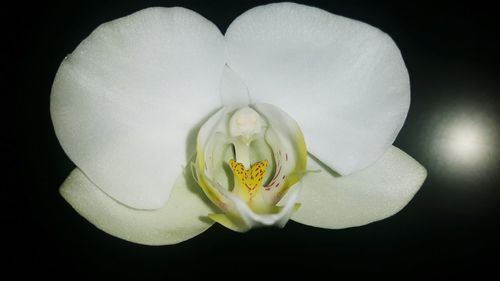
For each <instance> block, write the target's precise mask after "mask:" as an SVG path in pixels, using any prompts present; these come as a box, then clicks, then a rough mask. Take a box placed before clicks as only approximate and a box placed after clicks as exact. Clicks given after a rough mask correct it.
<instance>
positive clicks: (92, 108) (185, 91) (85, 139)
mask: <svg viewBox="0 0 500 281" xmlns="http://www.w3.org/2000/svg"><path fill="white" fill-rule="evenodd" d="M223 68H224V43H223V37H222V34H221V33H220V31H219V30H218V29H217V27H216V26H215V25H213V24H212V23H211V22H209V21H208V20H206V19H205V18H203V17H202V16H200V15H198V14H196V13H195V12H192V11H190V10H186V9H183V8H150V9H145V10H142V11H139V12H137V13H135V14H132V15H130V16H127V17H124V18H120V19H117V20H114V21H111V22H108V23H105V24H103V25H101V26H99V27H98V28H97V29H96V30H95V31H94V32H92V34H91V35H90V36H89V37H88V38H87V39H85V40H84V41H83V42H82V43H81V44H80V45H79V46H78V47H77V48H76V49H75V51H74V52H73V53H72V54H70V55H69V56H68V57H67V58H66V59H65V60H64V61H63V62H62V64H61V66H60V68H59V71H58V73H57V75H56V78H55V81H54V84H53V87H52V95H51V115H52V120H53V122H54V127H55V131H56V134H57V137H58V139H59V141H60V142H61V144H62V147H63V149H64V150H65V152H66V153H67V154H68V155H69V157H70V158H71V159H72V160H73V162H74V163H75V164H76V165H77V166H78V167H79V168H80V169H82V171H84V172H85V174H86V175H87V176H88V177H89V178H90V179H91V180H92V181H93V182H94V183H96V184H97V185H98V186H99V187H100V188H103V191H104V192H106V193H107V194H108V195H110V196H111V197H113V198H114V199H116V200H118V201H119V202H121V203H123V204H126V205H128V206H130V207H133V208H138V209H156V208H160V207H162V206H163V205H164V204H165V202H166V201H167V200H168V196H169V193H170V190H171V188H172V186H173V184H174V181H175V179H176V177H177V175H178V174H179V173H180V172H181V171H182V165H183V164H185V163H186V160H187V157H190V156H191V155H187V154H188V153H189V152H188V151H186V146H187V141H188V140H187V138H188V133H189V132H190V130H191V129H193V127H195V125H196V122H200V120H202V119H203V118H204V117H206V116H207V115H208V114H209V113H210V112H213V111H214V110H215V109H216V108H217V107H218V106H220V99H219V98H218V97H219V91H218V88H219V84H220V75H221V73H222V70H223ZM192 153H194V151H192Z"/></svg>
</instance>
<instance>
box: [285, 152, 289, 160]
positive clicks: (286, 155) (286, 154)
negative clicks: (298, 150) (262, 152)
mask: <svg viewBox="0 0 500 281" xmlns="http://www.w3.org/2000/svg"><path fill="white" fill-rule="evenodd" d="M285 161H288V153H285Z"/></svg>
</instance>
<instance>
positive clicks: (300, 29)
mask: <svg viewBox="0 0 500 281" xmlns="http://www.w3.org/2000/svg"><path fill="white" fill-rule="evenodd" d="M225 38H226V42H227V50H228V61H227V63H228V65H229V67H230V68H231V69H232V70H233V71H234V72H236V73H237V74H238V75H239V76H240V77H241V78H242V79H243V80H244V83H245V84H246V85H247V87H248V89H249V93H250V97H251V100H252V102H255V103H258V102H264V103H270V104H274V105H277V106H279V107H280V108H281V109H283V110H284V111H285V112H287V113H289V114H290V115H291V116H292V117H293V118H294V119H295V120H297V122H298V123H299V125H300V127H301V129H302V130H303V132H304V136H305V137H306V143H307V146H308V149H309V151H310V152H311V153H313V154H314V155H315V156H316V157H318V158H319V159H320V160H321V161H323V162H324V163H326V164H327V165H328V166H330V167H331V168H333V169H334V170H335V171H337V172H338V173H340V174H349V173H351V172H354V171H357V170H360V169H362V168H365V167H367V166H369V165H370V164H372V163H373V162H375V161H376V160H377V159H378V158H380V157H381V156H382V154H383V153H384V152H385V151H386V150H387V149H388V148H389V147H390V146H391V144H392V143H393V141H394V139H395V138H396V136H397V134H398V132H399V130H400V129H401V127H402V125H403V122H404V120H405V118H406V114H407V111H408V107H409V103H410V85H409V78H408V72H407V69H406V67H405V64H404V62H403V59H402V57H401V53H400V51H399V49H398V48H397V46H396V44H395V43H394V42H393V40H392V39H391V38H390V37H389V36H388V35H387V34H385V33H383V32H381V31H380V30H378V29H377V28H374V27H372V26H370V25H368V24H365V23H362V22H359V21H356V20H352V19H348V18H345V17H342V16H337V15H334V14H331V13H329V12H326V11H323V10H321V9H317V8H314V7H309V6H304V5H299V4H293V3H277V4H270V5H265V6H260V7H256V8H253V9H251V10H249V11H247V12H246V13H244V14H243V15H241V16H239V17H238V18H237V19H236V20H234V21H233V23H232V24H231V25H230V26H229V28H228V30H227V32H226V35H225Z"/></svg>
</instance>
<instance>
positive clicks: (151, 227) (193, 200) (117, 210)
mask: <svg viewBox="0 0 500 281" xmlns="http://www.w3.org/2000/svg"><path fill="white" fill-rule="evenodd" d="M60 192H61V195H62V196H63V197H64V199H66V201H68V203H69V204H71V206H72V207H73V208H75V210H76V211H77V212H78V213H79V214H80V215H82V216H83V217H85V218H86V219H87V220H88V221H90V222H91V223H92V224H94V225H95V226H96V227H97V228H99V229H101V230H103V231H105V232H107V233H109V234H111V235H113V236H116V237H119V238H121V239H125V240H128V241H130V242H134V243H139V244H146V245H169V244H176V243H179V242H182V241H185V240H187V239H190V238H192V237H194V236H196V235H198V234H200V233H202V232H203V231H205V230H206V229H208V228H209V227H210V226H211V225H212V222H211V221H210V220H208V219H202V217H204V216H207V215H208V214H209V213H211V212H213V210H212V208H211V207H210V205H209V204H210V203H208V202H206V201H204V200H206V199H205V198H204V195H203V193H202V192H201V191H200V190H199V188H198V187H197V186H196V183H194V182H193V180H192V178H191V177H190V178H189V179H188V181H186V177H185V176H184V175H181V176H179V177H178V178H177V181H176V182H175V185H174V188H173V189H172V194H171V195H170V200H169V201H168V202H167V204H166V205H165V206H164V207H163V208H161V209H158V210H137V209H132V208H129V207H127V206H125V205H123V204H120V203H118V202H117V201H115V200H113V199H112V198H110V197H109V196H107V195H106V194H105V193H103V192H102V191H101V189H99V188H98V187H97V186H95V185H94V184H93V183H92V182H91V181H90V180H89V179H88V178H87V177H86V176H85V175H84V174H83V173H82V172H81V171H80V170H79V169H75V170H73V172H72V173H71V174H70V175H69V176H68V178H67V179H66V181H65V182H64V183H63V185H62V186H61V189H60Z"/></svg>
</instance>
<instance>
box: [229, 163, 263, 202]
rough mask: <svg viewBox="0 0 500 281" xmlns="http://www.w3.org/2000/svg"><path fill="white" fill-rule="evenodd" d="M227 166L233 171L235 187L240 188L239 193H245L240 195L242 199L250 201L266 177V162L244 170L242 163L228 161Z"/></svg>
mask: <svg viewBox="0 0 500 281" xmlns="http://www.w3.org/2000/svg"><path fill="white" fill-rule="evenodd" d="M229 166H230V167H231V170H232V171H233V174H234V177H235V181H236V186H239V187H241V188H240V192H241V191H245V192H243V194H241V195H243V197H244V199H246V200H247V201H251V200H252V198H253V197H254V196H255V195H256V194H257V193H258V192H259V191H260V188H261V187H262V180H263V179H264V176H265V175H266V170H267V166H268V161H267V160H264V161H259V162H256V163H254V164H253V165H252V166H251V167H250V169H245V166H244V165H243V164H242V163H239V162H236V161H235V160H230V161H229Z"/></svg>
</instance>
